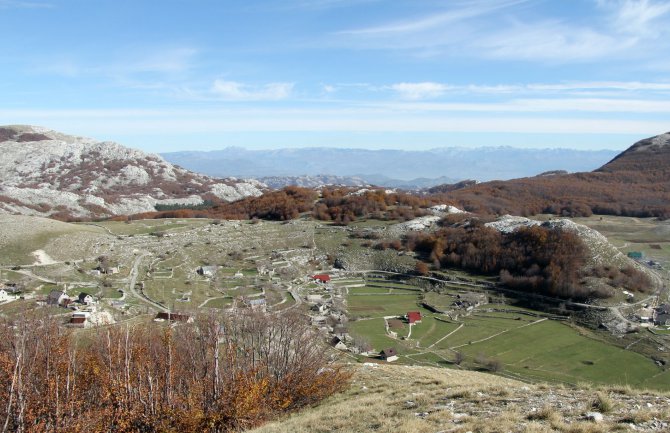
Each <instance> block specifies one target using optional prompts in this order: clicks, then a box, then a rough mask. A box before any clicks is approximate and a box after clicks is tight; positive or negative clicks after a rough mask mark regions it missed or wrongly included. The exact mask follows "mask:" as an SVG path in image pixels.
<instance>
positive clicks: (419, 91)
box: [390, 82, 449, 100]
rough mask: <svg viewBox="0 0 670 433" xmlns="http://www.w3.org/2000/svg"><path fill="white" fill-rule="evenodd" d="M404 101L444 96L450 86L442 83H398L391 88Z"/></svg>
mask: <svg viewBox="0 0 670 433" xmlns="http://www.w3.org/2000/svg"><path fill="white" fill-rule="evenodd" d="M390 88H391V89H392V90H395V91H396V92H398V93H399V94H400V96H401V97H402V98H404V99H410V100H418V99H429V98H436V97H438V96H442V95H443V94H444V92H445V91H446V90H447V89H448V88H449V86H447V85H445V84H440V83H432V82H423V83H397V84H392V85H391V86H390Z"/></svg>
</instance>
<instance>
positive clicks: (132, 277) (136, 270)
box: [128, 253, 169, 312]
mask: <svg viewBox="0 0 670 433" xmlns="http://www.w3.org/2000/svg"><path fill="white" fill-rule="evenodd" d="M150 255H151V254H149V253H144V254H141V255H139V256H138V257H137V258H136V259H135V261H134V262H133V268H132V269H131V270H130V275H129V279H130V280H129V282H128V291H129V292H130V293H132V294H133V295H134V296H135V297H136V298H139V299H140V300H141V301H142V302H144V303H145V304H149V305H151V306H152V307H154V308H158V310H160V311H165V312H168V311H169V310H168V309H167V308H166V307H164V306H162V305H161V304H159V303H158V302H156V301H153V300H152V299H150V298H149V297H148V296H147V295H145V294H144V293H139V292H138V291H137V290H135V284H136V283H137V277H138V274H139V267H140V263H141V262H142V259H144V258H145V257H149V256H150Z"/></svg>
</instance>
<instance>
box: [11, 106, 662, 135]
mask: <svg viewBox="0 0 670 433" xmlns="http://www.w3.org/2000/svg"><path fill="white" fill-rule="evenodd" d="M0 116H2V117H3V118H4V119H6V120H7V121H8V122H12V123H21V122H24V121H25V119H27V118H29V119H31V121H32V122H33V123H37V124H45V125H50V126H51V127H54V128H59V129H62V130H66V131H70V130H71V131H89V130H92V129H95V130H96V131H97V132H96V133H97V134H101V133H118V131H121V130H122V131H125V132H126V133H133V134H142V133H153V134H155V133H161V134H164V133H172V132H174V133H189V134H193V133H203V132H235V131H238V132H264V131H265V132H275V131H291V132H295V131H303V132H331V131H341V132H417V131H418V132H422V133H426V132H478V133H481V132H513V133H557V134H585V133H589V134H594V133H595V134H644V135H652V134H654V133H659V132H661V131H665V130H667V129H668V126H667V122H665V121H663V120H650V119H647V120H631V119H618V118H584V117H582V116H567V117H563V116H562V117H555V116H548V115H547V116H536V115H523V114H520V115H509V116H491V117H488V118H485V119H483V118H481V117H478V116H467V115H463V114H457V115H454V114H451V113H449V114H448V115H445V114H439V113H438V114H431V115H427V114H426V113H421V112H418V113H412V114H410V115H408V114H407V113H404V112H403V113H394V112H390V111H389V112H380V111H379V110H378V109H368V110H360V109H357V110H350V109H343V110H319V109H304V110H295V109H288V110H252V111H244V110H242V111H241V110H220V109H219V110H217V109H210V110H137V109H129V110H122V109H120V110H54V111H49V110H0Z"/></svg>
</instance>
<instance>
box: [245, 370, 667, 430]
mask: <svg viewBox="0 0 670 433" xmlns="http://www.w3.org/2000/svg"><path fill="white" fill-rule="evenodd" d="M354 370H355V375H354V378H353V381H352V384H351V386H350V388H349V390H348V391H346V392H345V393H343V394H340V395H337V396H334V397H331V398H330V399H329V400H326V401H325V402H324V403H322V404H320V405H319V406H317V407H315V408H311V409H308V410H306V411H304V412H302V413H298V414H295V415H293V416H291V417H289V418H287V419H285V420H282V421H278V422H273V423H270V424H268V425H266V426H264V427H261V428H259V429H256V430H252V432H253V433H284V432H286V433H303V432H304V433H307V432H309V433H326V432H338V433H355V432H398V433H410V432H411V433H435V432H443V433H447V432H451V433H466V432H481V433H493V432H524V433H531V432H533V433H539V432H565V433H568V432H574V433H577V432H584V433H608V432H619V431H620V432H626V431H636V432H667V431H668V429H670V411H669V409H668V408H669V407H670V397H669V396H668V395H667V394H661V393H654V392H641V391H635V390H632V389H630V388H628V387H626V386H621V387H614V388H602V389H595V388H592V387H589V386H588V385H583V386H579V387H574V388H573V387H567V386H561V385H545V384H539V385H533V384H526V383H523V382H519V381H516V380H511V379H506V378H502V377H499V376H494V375H491V374H485V373H477V372H469V371H461V370H452V369H445V368H434V367H419V366H413V367H410V366H402V365H389V364H365V365H358V366H356V367H354Z"/></svg>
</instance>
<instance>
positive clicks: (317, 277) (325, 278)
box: [312, 274, 330, 284]
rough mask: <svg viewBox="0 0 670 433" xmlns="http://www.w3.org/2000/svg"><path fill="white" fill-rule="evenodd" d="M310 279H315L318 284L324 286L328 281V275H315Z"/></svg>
mask: <svg viewBox="0 0 670 433" xmlns="http://www.w3.org/2000/svg"><path fill="white" fill-rule="evenodd" d="M312 278H313V279H315V280H316V281H318V282H320V283H324V284H325V283H327V282H329V281H330V275H327V274H317V275H314V276H313V277H312Z"/></svg>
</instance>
